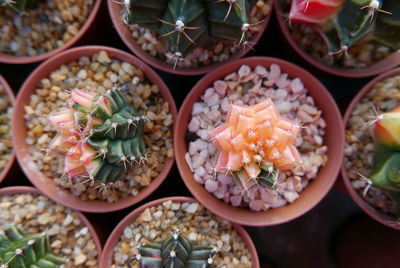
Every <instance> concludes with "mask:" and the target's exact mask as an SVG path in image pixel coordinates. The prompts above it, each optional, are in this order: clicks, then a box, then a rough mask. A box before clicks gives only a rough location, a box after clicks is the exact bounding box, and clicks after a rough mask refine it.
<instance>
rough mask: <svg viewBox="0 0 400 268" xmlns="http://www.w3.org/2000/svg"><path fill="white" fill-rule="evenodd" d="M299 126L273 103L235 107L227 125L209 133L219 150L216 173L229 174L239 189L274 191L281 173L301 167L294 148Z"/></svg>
mask: <svg viewBox="0 0 400 268" xmlns="http://www.w3.org/2000/svg"><path fill="white" fill-rule="evenodd" d="M299 130H300V126H299V124H297V123H295V122H293V121H290V120H288V119H285V118H282V117H281V116H280V114H279V111H278V110H277V109H276V107H275V105H274V104H273V102H272V101H271V99H266V100H265V101H263V102H261V103H259V104H256V105H253V106H239V105H232V106H231V108H230V109H229V111H228V114H227V116H226V121H225V123H223V124H222V125H220V126H218V127H217V128H215V129H214V130H212V131H211V132H210V137H211V139H212V140H213V141H214V144H215V147H216V148H217V149H218V150H219V153H218V156H217V162H216V166H215V170H216V171H217V172H220V173H229V174H232V175H233V177H234V181H235V183H236V184H237V185H239V186H241V187H243V188H244V189H249V188H250V187H252V186H253V185H255V184H260V185H263V186H267V187H270V188H272V187H273V186H274V185H275V183H276V181H277V178H278V175H279V171H285V170H290V169H293V168H295V167H296V166H299V165H300V164H301V158H300V155H299V153H298V151H297V149H296V147H295V146H294V142H295V140H296V136H297V134H298V133H299Z"/></svg>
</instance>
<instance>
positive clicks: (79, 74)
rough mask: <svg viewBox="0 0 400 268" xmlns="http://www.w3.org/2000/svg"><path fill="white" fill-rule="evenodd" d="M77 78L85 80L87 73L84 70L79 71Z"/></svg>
mask: <svg viewBox="0 0 400 268" xmlns="http://www.w3.org/2000/svg"><path fill="white" fill-rule="evenodd" d="M77 76H78V78H80V79H86V78H87V71H86V70H85V69H81V70H80V71H79V72H78V74H77Z"/></svg>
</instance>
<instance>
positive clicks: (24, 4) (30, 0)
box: [0, 0, 39, 12]
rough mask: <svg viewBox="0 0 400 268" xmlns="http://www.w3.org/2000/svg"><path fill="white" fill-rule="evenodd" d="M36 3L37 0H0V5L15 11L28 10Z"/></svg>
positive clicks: (34, 6) (36, 4)
mask: <svg viewBox="0 0 400 268" xmlns="http://www.w3.org/2000/svg"><path fill="white" fill-rule="evenodd" d="M38 4H39V0H0V7H9V8H12V9H14V10H15V11H17V12H28V11H30V10H32V9H35V8H36V7H37V6H38Z"/></svg>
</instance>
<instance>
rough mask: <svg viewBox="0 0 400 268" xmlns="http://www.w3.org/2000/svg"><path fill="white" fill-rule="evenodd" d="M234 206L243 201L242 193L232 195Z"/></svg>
mask: <svg viewBox="0 0 400 268" xmlns="http://www.w3.org/2000/svg"><path fill="white" fill-rule="evenodd" d="M230 201H231V204H232V206H234V207H238V206H240V204H241V203H242V197H241V196H240V195H234V196H231V197H230Z"/></svg>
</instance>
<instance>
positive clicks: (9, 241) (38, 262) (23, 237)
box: [0, 225, 66, 268]
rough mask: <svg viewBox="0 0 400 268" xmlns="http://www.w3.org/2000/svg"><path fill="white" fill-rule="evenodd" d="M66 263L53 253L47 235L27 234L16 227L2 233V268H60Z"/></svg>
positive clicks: (0, 242) (0, 251)
mask: <svg viewBox="0 0 400 268" xmlns="http://www.w3.org/2000/svg"><path fill="white" fill-rule="evenodd" d="M64 263H66V261H65V259H63V258H60V257H57V256H56V255H54V254H53V253H52V251H51V248H50V243H49V237H48V235H46V234H26V233H25V232H24V231H23V230H22V228H20V227H17V226H14V225H12V226H10V227H8V228H6V229H4V230H2V232H1V233H0V268H23V267H29V268H59V267H61V265H62V264H64Z"/></svg>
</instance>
